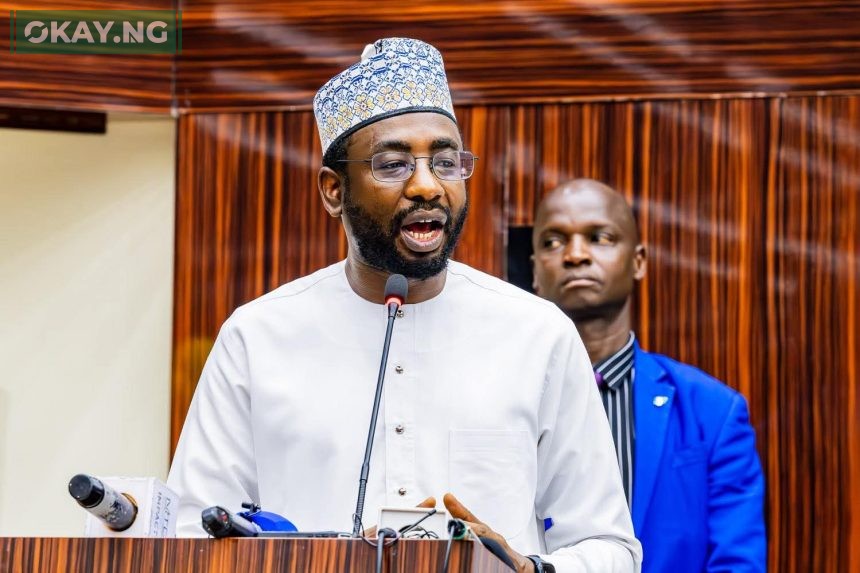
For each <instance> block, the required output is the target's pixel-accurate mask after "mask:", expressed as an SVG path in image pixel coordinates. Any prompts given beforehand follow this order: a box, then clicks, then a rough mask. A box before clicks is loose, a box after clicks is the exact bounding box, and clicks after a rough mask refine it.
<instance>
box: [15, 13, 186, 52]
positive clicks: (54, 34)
mask: <svg viewBox="0 0 860 573" xmlns="http://www.w3.org/2000/svg"><path fill="white" fill-rule="evenodd" d="M10 17H11V18H10V28H11V30H10V34H9V38H10V42H9V51H11V52H12V53H17V54H178V53H180V52H182V13H181V12H178V11H173V10H12V11H11V12H10Z"/></svg>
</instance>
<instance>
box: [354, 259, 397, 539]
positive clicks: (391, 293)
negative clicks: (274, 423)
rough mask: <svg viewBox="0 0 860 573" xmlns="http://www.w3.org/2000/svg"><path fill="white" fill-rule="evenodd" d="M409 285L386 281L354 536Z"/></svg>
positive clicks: (394, 277) (357, 534) (358, 529)
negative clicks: (384, 311)
mask: <svg viewBox="0 0 860 573" xmlns="http://www.w3.org/2000/svg"><path fill="white" fill-rule="evenodd" d="M408 291H409V283H408V282H407V281H406V277H404V276H403V275H391V276H390V277H388V280H387V281H385V297H384V300H385V306H387V307H388V326H386V328H385V342H384V344H383V345H382V361H381V362H380V364H379V377H378V378H377V380H376V395H375V396H374V398H373V410H372V411H371V414H370V428H368V431H367V445H366V446H365V448H364V461H363V462H362V464H361V477H359V479H358V499H356V502H355V513H354V514H353V515H352V536H353V537H360V536H361V517H362V514H363V513H364V496H365V494H366V493H367V476H368V474H370V453H371V450H372V449H373V435H374V434H375V433H376V419H377V418H378V417H379V403H380V401H381V400H382V385H383V382H384V381H385V366H386V364H387V363H388V349H389V347H390V346H391V333H392V331H393V330H394V319H395V318H396V317H397V310H398V309H399V308H400V306H401V305H402V304H403V303H405V302H406V293H407V292H408Z"/></svg>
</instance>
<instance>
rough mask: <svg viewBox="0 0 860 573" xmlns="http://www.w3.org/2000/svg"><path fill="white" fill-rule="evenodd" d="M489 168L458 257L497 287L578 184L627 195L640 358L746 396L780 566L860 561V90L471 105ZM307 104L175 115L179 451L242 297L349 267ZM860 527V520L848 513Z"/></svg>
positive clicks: (479, 178) (470, 131)
mask: <svg viewBox="0 0 860 573" xmlns="http://www.w3.org/2000/svg"><path fill="white" fill-rule="evenodd" d="M457 115H458V118H459V120H460V123H461V126H462V129H463V132H464V135H465V139H466V142H467V146H468V147H470V148H471V149H473V150H475V152H476V154H478V155H479V156H480V157H481V159H480V161H479V165H478V172H477V173H476V175H475V176H474V177H473V179H472V180H471V181H470V183H469V189H470V193H471V203H472V211H471V214H470V219H469V222H467V224H466V227H465V231H464V237H463V242H462V244H461V247H458V250H457V252H456V254H455V256H456V257H457V258H458V259H459V260H462V261H464V262H467V263H468V264H472V265H474V266H476V267H478V268H481V269H483V270H486V271H488V272H491V273H494V274H497V275H499V276H503V275H504V265H505V238H506V234H507V228H508V226H509V225H530V224H531V222H532V220H533V217H534V211H535V207H536V204H537V202H538V201H539V200H540V198H541V197H542V196H543V195H544V194H545V193H546V192H547V191H548V190H550V189H551V188H552V187H553V186H555V185H557V184H558V183H560V182H562V181H564V180H565V179H567V178H570V177H577V176H579V177H582V176H585V177H595V178H599V179H602V180H605V181H607V182H609V183H611V184H613V185H615V186H617V187H618V188H619V189H621V190H622V191H623V192H625V193H626V194H627V196H628V197H629V198H630V199H631V201H633V202H634V204H635V206H636V210H637V213H638V217H639V221H640V226H641V228H642V234H643V237H644V239H645V240H646V242H647V244H648V247H649V251H648V253H649V273H648V276H647V277H646V280H645V281H644V283H643V284H642V285H641V287H640V288H639V290H638V293H637V301H636V302H637V304H636V308H637V322H638V327H637V330H638V333H639V336H640V339H641V340H642V342H643V344H644V345H645V346H646V347H648V348H650V349H652V350H655V351H660V352H664V353H667V354H669V355H671V356H674V357H677V358H679V359H681V360H684V361H686V362H689V363H692V364H695V365H698V366H700V367H702V368H703V369H705V370H707V371H709V372H711V373H712V374H714V375H715V376H717V377H719V378H721V379H723V380H725V381H726V382H727V383H728V384H729V385H731V386H733V387H735V388H738V389H739V390H740V391H741V392H743V393H744V395H745V396H746V397H747V398H748V400H749V403H750V411H751V419H752V423H753V425H754V426H755V428H756V431H757V435H758V447H759V452H760V454H761V457H762V462H763V464H764V466H765V470H766V476H767V488H768V489H767V516H768V531H769V536H770V547H769V560H770V563H769V565H770V567H769V568H770V570H772V571H781V572H790V573H795V572H796V573H802V572H806V571H834V572H835V571H849V570H857V569H858V567H860V529H858V527H857V524H856V520H857V519H860V518H858V516H860V496H858V495H857V494H856V493H854V492H853V489H852V487H851V486H852V484H853V483H854V482H855V481H856V480H857V479H860V460H858V458H859V457H860V454H858V451H860V450H858V436H860V415H858V409H857V389H858V371H857V370H858V369H857V366H856V357H857V356H858V355H860V343H858V340H860V337H858V334H860V333H858V309H860V291H858V281H860V96H828V97H789V98H759V99H708V100H684V101H639V102H632V101H631V102H616V103H612V102H604V103H596V102H595V103H579V104H546V105H540V104H534V105H532V104H524V105H516V106H461V107H459V108H458V109H457ZM317 146H318V143H317V137H316V132H315V130H314V126H313V118H312V116H311V114H310V112H277V113H276V112H271V113H250V114H232V115H231V114H199V115H189V116H183V117H182V118H181V119H180V129H179V149H180V159H179V166H180V167H179V170H180V173H179V189H178V191H179V197H178V210H177V261H176V285H177V286H176V288H177V290H176V311H175V312H176V321H175V325H176V339H175V348H176V358H175V365H174V403H173V411H172V432H173V434H172V435H173V439H174V440H175V439H176V438H177V437H178V433H179V431H180V429H181V423H182V420H183V418H184V415H185V411H186V408H187V404H188V400H189V399H190V396H191V393H192V392H193V388H194V385H195V383H196V379H197V376H198V375H199V371H200V368H201V366H202V361H203V360H204V359H205V356H206V354H207V352H208V349H209V346H210V345H211V342H212V340H213V339H214V336H215V335H216V333H217V330H218V326H219V325H220V323H221V322H222V321H223V320H224V319H225V318H226V316H227V315H228V314H229V313H230V312H231V311H232V309H233V308H235V306H237V305H238V304H240V303H242V302H244V301H246V300H249V299H251V298H253V297H255V296H257V295H259V294H261V293H262V292H264V291H266V290H270V289H271V288H274V287H275V286H276V285H278V284H280V283H281V282H283V281H286V280H290V279H292V278H295V277H297V276H300V275H303V274H306V273H308V272H311V271H312V270H315V269H317V268H320V267H322V266H324V265H326V264H328V263H330V262H333V261H335V260H337V259H339V258H341V257H343V256H344V253H345V246H344V242H343V238H342V235H341V231H340V230H339V228H338V225H337V223H336V221H334V220H331V219H329V218H328V217H327V215H326V214H325V212H324V210H323V208H322V206H321V204H320V203H319V199H318V198H317V192H316V190H315V181H314V174H315V172H316V169H317V166H318V164H319V151H318V147H317ZM852 518H853V520H852Z"/></svg>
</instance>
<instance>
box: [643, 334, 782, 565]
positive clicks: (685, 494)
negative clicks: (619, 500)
mask: <svg viewBox="0 0 860 573" xmlns="http://www.w3.org/2000/svg"><path fill="white" fill-rule="evenodd" d="M634 367H635V369H636V370H635V378H634V383H633V396H634V406H633V408H634V416H635V418H634V423H635V425H636V459H635V467H634V476H633V508H632V514H633V527H634V529H635V531H636V536H637V537H638V538H639V540H640V541H641V542H642V548H643V552H644V561H643V564H642V571H643V573H657V572H661V573H662V572H676V571H677V572H679V573H695V572H699V571H708V572H709V573H710V572H718V571H719V572H726V573H728V572H731V573H745V572H750V571H755V572H758V571H765V569H766V564H767V551H766V548H767V543H766V538H765V528H764V517H763V504H764V477H763V476H762V470H761V463H760V462H759V458H758V453H757V452H756V449H755V433H754V432H753V429H752V427H751V426H750V424H749V415H748V413H747V405H746V400H744V398H743V396H741V395H740V394H738V393H737V392H735V391H734V390H732V389H731V388H729V387H728V386H725V385H724V384H722V383H721V382H719V381H718V380H716V379H714V378H712V377H710V376H708V375H707V374H705V373H704V372H702V371H701V370H698V369H696V368H693V367H692V366H688V365H686V364H681V363H680V362H676V361H675V360H672V359H670V358H667V357H666V356H662V355H660V354H651V353H648V352H645V351H643V350H642V349H641V348H639V346H638V345H636V348H635V358H634Z"/></svg>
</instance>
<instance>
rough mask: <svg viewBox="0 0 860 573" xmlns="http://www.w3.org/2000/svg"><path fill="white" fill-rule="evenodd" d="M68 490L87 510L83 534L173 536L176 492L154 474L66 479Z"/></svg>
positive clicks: (84, 476) (177, 498) (82, 476)
mask: <svg viewBox="0 0 860 573" xmlns="http://www.w3.org/2000/svg"><path fill="white" fill-rule="evenodd" d="M68 489H69V494H71V496H72V497H73V498H74V499H75V501H77V502H78V505H80V506H81V507H83V508H84V509H86V510H87V512H88V513H87V519H86V523H85V524H84V536H85V537H175V536H176V508H177V506H178V505H179V496H177V495H176V493H175V492H173V491H172V490H171V489H170V488H169V487H167V486H166V485H164V484H163V483H162V482H161V481H159V480H157V479H155V478H151V477H149V478H134V477H98V478H97V477H93V476H91V475H88V474H78V475H76V476H74V477H73V478H72V479H71V480H69V486H68Z"/></svg>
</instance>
